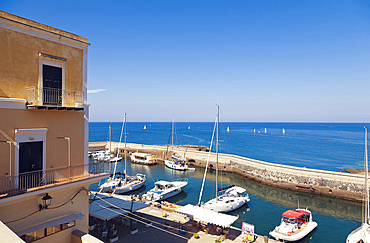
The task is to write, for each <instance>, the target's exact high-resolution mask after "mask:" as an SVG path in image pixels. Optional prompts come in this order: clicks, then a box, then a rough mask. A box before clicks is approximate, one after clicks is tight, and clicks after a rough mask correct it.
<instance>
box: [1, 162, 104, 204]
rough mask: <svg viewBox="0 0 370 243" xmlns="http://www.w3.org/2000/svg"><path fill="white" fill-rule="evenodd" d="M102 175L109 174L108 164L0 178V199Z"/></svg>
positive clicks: (94, 164)
mask: <svg viewBox="0 0 370 243" xmlns="http://www.w3.org/2000/svg"><path fill="white" fill-rule="evenodd" d="M104 173H110V163H107V162H106V163H105V162H101V163H90V164H81V165H74V166H70V167H68V166H66V167H61V168H57V169H47V170H39V171H32V172H27V173H21V174H19V175H18V176H3V177H0V197H3V196H13V195H18V194H21V193H25V192H27V190H29V189H41V188H44V187H48V186H51V185H59V184H65V183H71V182H75V181H78V180H83V179H88V178H91V177H96V176H99V175H101V174H104Z"/></svg>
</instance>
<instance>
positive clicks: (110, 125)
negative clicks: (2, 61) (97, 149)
mask: <svg viewBox="0 0 370 243" xmlns="http://www.w3.org/2000/svg"><path fill="white" fill-rule="evenodd" d="M110 151H112V123H109V155H110Z"/></svg>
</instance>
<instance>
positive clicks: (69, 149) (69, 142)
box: [58, 137, 71, 181]
mask: <svg viewBox="0 0 370 243" xmlns="http://www.w3.org/2000/svg"><path fill="white" fill-rule="evenodd" d="M58 138H59V139H65V140H67V142H68V181H70V179H71V139H70V138H69V137H58Z"/></svg>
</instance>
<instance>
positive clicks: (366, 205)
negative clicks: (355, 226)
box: [364, 126, 370, 224]
mask: <svg viewBox="0 0 370 243" xmlns="http://www.w3.org/2000/svg"><path fill="white" fill-rule="evenodd" d="M367 163H368V161H367V127H366V126H365V220H364V223H365V224H369V223H370V222H369V219H370V215H369V214H370V212H369V187H368V176H369V175H368V174H369V172H368V170H369V169H368V164H367Z"/></svg>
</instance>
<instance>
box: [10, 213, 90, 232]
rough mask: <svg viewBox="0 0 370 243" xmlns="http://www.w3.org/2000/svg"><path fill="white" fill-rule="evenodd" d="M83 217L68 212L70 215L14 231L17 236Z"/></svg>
mask: <svg viewBox="0 0 370 243" xmlns="http://www.w3.org/2000/svg"><path fill="white" fill-rule="evenodd" d="M83 218H84V215H83V214H82V213H75V214H70V215H67V216H64V217H61V218H57V219H53V220H50V221H47V222H44V223H41V224H37V225H34V226H32V227H29V228H26V229H23V230H20V231H17V232H15V233H16V234H17V235H19V236H22V235H25V234H28V233H31V232H35V231H38V230H41V229H45V228H49V227H52V226H55V225H59V224H65V223H68V222H71V221H73V220H82V219H83Z"/></svg>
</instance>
